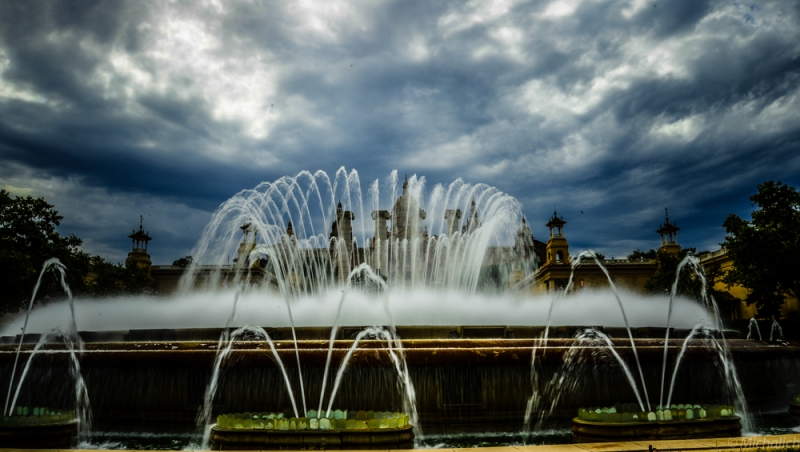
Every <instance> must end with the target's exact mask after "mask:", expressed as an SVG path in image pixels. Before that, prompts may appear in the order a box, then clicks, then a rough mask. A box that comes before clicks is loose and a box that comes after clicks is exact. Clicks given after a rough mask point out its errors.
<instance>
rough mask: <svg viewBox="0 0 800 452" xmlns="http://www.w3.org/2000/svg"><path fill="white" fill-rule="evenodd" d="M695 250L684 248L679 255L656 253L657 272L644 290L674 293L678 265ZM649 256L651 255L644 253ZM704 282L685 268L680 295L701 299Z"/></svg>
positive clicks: (679, 285)
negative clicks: (673, 286) (673, 287)
mask: <svg viewBox="0 0 800 452" xmlns="http://www.w3.org/2000/svg"><path fill="white" fill-rule="evenodd" d="M651 251H653V250H651ZM694 252H695V249H694V248H684V249H682V250H681V251H680V252H679V253H678V254H673V253H668V252H665V251H656V252H655V253H656V256H655V259H656V263H657V265H658V267H657V269H656V272H655V273H654V274H653V276H652V277H651V278H650V279H648V280H647V282H646V283H645V285H644V288H645V289H646V290H648V291H650V292H652V293H656V294H665V295H668V294H669V293H670V292H671V291H672V285H673V284H674V283H675V277H676V275H677V272H678V265H680V262H681V261H682V260H683V259H684V258H685V257H686V255H687V254H688V253H692V254H694ZM643 254H644V255H648V254H649V253H643ZM702 285H703V283H702V281H701V280H700V278H699V277H698V276H697V274H696V273H695V272H694V271H692V270H691V269H690V268H688V267H684V269H683V271H682V272H681V274H680V277H679V279H678V288H677V293H678V295H682V296H685V297H689V298H694V299H697V300H699V299H701V297H702V293H701V292H702Z"/></svg>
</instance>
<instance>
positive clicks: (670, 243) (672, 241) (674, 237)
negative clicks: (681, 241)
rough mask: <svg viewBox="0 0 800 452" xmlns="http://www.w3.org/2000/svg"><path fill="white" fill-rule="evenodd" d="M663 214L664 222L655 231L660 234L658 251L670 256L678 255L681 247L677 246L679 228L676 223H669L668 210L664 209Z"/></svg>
mask: <svg viewBox="0 0 800 452" xmlns="http://www.w3.org/2000/svg"><path fill="white" fill-rule="evenodd" d="M664 213H665V214H666V220H665V221H664V224H662V225H661V227H660V228H658V230H657V231H656V232H657V233H659V234H661V248H659V249H658V250H659V251H664V252H666V253H670V254H678V253H680V252H681V246H680V245H678V231H680V230H681V228H679V227H678V225H677V224H676V223H670V222H669V209H664Z"/></svg>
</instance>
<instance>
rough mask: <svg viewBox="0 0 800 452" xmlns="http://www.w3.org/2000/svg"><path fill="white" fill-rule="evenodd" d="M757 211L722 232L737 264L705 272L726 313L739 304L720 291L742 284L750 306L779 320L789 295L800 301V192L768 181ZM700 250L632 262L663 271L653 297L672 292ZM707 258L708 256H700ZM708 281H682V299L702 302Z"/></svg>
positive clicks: (638, 255) (644, 255) (754, 200)
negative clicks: (682, 266)
mask: <svg viewBox="0 0 800 452" xmlns="http://www.w3.org/2000/svg"><path fill="white" fill-rule="evenodd" d="M750 201H751V204H752V206H753V207H755V210H754V211H753V212H752V214H751V220H745V219H743V218H741V217H739V216H738V215H736V214H730V215H728V217H727V218H726V219H725V221H724V223H723V224H722V227H724V228H725V232H726V236H725V240H724V241H723V242H722V243H720V245H721V247H722V249H723V250H725V251H726V252H727V255H728V257H729V258H730V259H731V260H732V262H733V266H732V268H730V269H726V270H724V271H723V270H722V269H721V268H720V266H719V265H711V266H707V267H705V268H704V270H705V278H706V280H707V285H708V291H709V294H710V295H712V296H713V297H714V299H715V300H716V301H717V303H718V304H719V306H720V308H721V309H722V310H723V311H729V310H731V309H735V307H736V305H738V303H739V300H738V299H736V298H734V297H733V296H732V295H731V294H730V293H729V292H727V291H724V290H717V289H715V288H714V286H715V285H716V284H717V283H722V285H721V286H723V287H727V288H730V287H731V286H734V285H738V286H741V287H744V288H745V289H746V290H747V297H746V298H745V300H744V301H745V303H746V304H747V305H748V306H751V305H755V306H756V309H757V312H758V314H757V317H759V318H762V319H771V318H779V317H780V315H781V308H782V307H783V304H784V300H785V299H786V297H787V296H789V297H792V298H795V299H797V296H798V294H799V293H800V271H798V268H800V264H798V263H797V261H796V259H797V257H798V256H800V193H798V191H797V189H796V188H795V187H792V186H789V185H786V184H784V183H782V182H781V181H778V182H774V181H768V182H765V183H763V184H760V185H759V186H758V192H757V193H756V194H754V195H752V196H750ZM688 253H692V254H695V253H696V249H695V248H685V249H683V250H681V253H680V254H678V255H675V254H670V253H666V252H662V251H656V250H650V251H647V252H643V251H640V250H636V251H634V252H633V253H632V254H630V255H629V256H628V258H629V259H631V260H640V259H654V260H656V261H657V263H658V270H657V271H656V273H655V274H654V275H653V277H652V278H651V279H650V280H648V281H647V283H646V285H645V289H646V290H648V291H650V292H652V293H669V291H670V290H671V288H672V284H673V283H674V281H675V273H676V270H677V268H678V264H679V263H680V261H681V260H682V259H683V258H684V257H685V256H686V255H687V254H688ZM700 254H702V253H700ZM701 286H702V282H701V280H700V278H699V277H698V276H697V275H696V274H694V273H693V272H683V273H682V274H681V275H680V278H679V280H678V290H677V292H678V294H680V295H683V296H688V297H692V298H700V297H701V296H702V294H701Z"/></svg>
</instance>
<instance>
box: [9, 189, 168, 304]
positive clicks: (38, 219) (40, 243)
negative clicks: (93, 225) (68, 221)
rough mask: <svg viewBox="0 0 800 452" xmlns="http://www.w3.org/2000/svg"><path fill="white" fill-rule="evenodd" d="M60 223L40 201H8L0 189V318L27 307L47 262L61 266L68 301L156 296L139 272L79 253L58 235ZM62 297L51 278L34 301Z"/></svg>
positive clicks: (73, 242)
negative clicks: (69, 292)
mask: <svg viewBox="0 0 800 452" xmlns="http://www.w3.org/2000/svg"><path fill="white" fill-rule="evenodd" d="M63 219H64V217H63V216H61V215H59V214H58V212H57V211H56V210H55V208H54V207H53V205H51V204H48V203H47V201H45V200H44V199H43V198H33V197H31V196H26V197H19V196H18V197H12V196H11V195H10V194H9V192H7V191H6V190H0V275H2V277H0V293H2V296H1V297H0V316H3V315H6V314H11V313H16V312H18V311H20V310H21V309H23V308H24V307H26V306H27V305H28V302H29V301H30V297H31V295H32V291H33V287H34V286H35V285H36V280H37V279H38V278H39V273H40V272H41V270H42V265H43V264H44V262H45V261H46V260H47V259H50V258H52V257H55V258H58V260H60V261H61V263H62V264H64V266H66V268H67V272H66V282H67V283H68V284H69V287H70V289H71V290H72V292H73V295H74V296H81V297H108V296H116V295H126V294H154V293H156V291H157V289H158V287H157V284H156V282H155V281H153V280H152V279H151V278H150V276H149V275H148V274H147V271H146V270H145V269H142V268H139V267H137V266H135V265H134V266H127V265H125V264H113V263H110V262H107V261H106V260H104V259H103V258H102V257H100V256H92V255H89V254H88V253H85V252H83V251H82V250H81V248H80V247H81V245H82V243H83V241H82V240H81V239H80V238H78V237H76V236H75V235H73V234H70V235H69V236H66V237H65V236H62V235H61V234H60V233H59V232H58V231H57V230H56V227H57V226H59V225H60V224H61V220H63ZM63 296H64V292H63V289H62V288H61V285H60V283H59V281H58V280H57V279H56V278H54V277H51V276H49V275H48V276H47V277H44V278H42V284H41V286H40V287H39V291H38V294H37V302H39V303H47V302H50V301H52V300H54V299H58V298H61V297H63Z"/></svg>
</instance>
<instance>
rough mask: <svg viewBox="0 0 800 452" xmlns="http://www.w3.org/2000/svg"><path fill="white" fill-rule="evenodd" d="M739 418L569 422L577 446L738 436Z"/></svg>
mask: <svg viewBox="0 0 800 452" xmlns="http://www.w3.org/2000/svg"><path fill="white" fill-rule="evenodd" d="M741 433H742V423H741V419H740V418H739V416H729V417H724V418H715V419H692V420H681V421H642V422H598V421H587V420H582V419H580V418H577V417H576V418H574V419H572V434H573V435H575V437H576V439H577V440H578V441H579V442H584V443H585V442H598V441H634V440H646V439H648V440H658V439H691V438H715V437H730V436H740V435H741Z"/></svg>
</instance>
